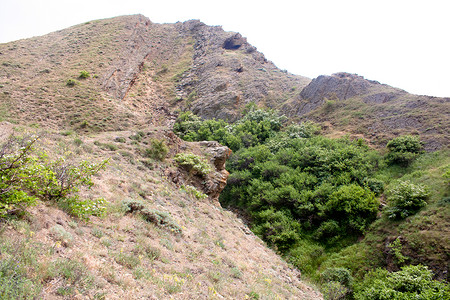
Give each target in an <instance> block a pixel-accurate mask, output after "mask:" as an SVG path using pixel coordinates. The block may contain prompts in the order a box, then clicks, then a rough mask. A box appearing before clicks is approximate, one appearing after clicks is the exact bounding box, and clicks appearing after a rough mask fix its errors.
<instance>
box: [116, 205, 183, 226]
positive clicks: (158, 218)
mask: <svg viewBox="0 0 450 300" xmlns="http://www.w3.org/2000/svg"><path fill="white" fill-rule="evenodd" d="M122 208H123V210H124V211H125V212H126V213H133V212H136V213H138V214H140V215H141V216H142V218H143V219H144V220H145V221H147V222H149V223H152V224H154V225H156V226H158V227H161V228H164V229H167V230H168V231H170V232H172V233H174V234H182V232H183V231H182V229H181V227H180V226H179V225H178V224H177V223H175V221H174V220H173V219H172V217H171V216H170V215H169V213H167V212H161V211H158V210H155V209H149V208H148V207H147V206H146V205H145V204H144V203H143V202H142V201H140V200H133V199H127V200H124V201H122Z"/></svg>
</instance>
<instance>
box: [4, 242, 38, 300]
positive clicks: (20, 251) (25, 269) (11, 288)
mask: <svg viewBox="0 0 450 300" xmlns="http://www.w3.org/2000/svg"><path fill="white" fill-rule="evenodd" d="M34 250H35V249H34V248H30V245H29V244H25V243H24V242H20V243H19V244H12V243H10V242H9V241H8V242H7V241H6V239H0V253H1V259H0V299H6V300H15V299H35V298H38V296H39V294H40V292H41V289H42V286H41V284H40V283H39V282H38V281H37V280H33V278H31V276H29V275H28V274H29V273H30V272H33V271H34V267H35V266H34V265H33V264H36V261H37V256H36V253H35V251H34Z"/></svg>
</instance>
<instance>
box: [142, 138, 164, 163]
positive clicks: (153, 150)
mask: <svg viewBox="0 0 450 300" xmlns="http://www.w3.org/2000/svg"><path fill="white" fill-rule="evenodd" d="M167 153H169V148H168V147H167V145H166V143H164V141H163V140H161V141H158V140H155V139H153V140H151V143H150V148H148V149H146V150H145V156H147V157H150V158H153V159H157V160H160V161H163V160H164V158H166V156H167Z"/></svg>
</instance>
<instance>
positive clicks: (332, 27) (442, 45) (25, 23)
mask: <svg viewBox="0 0 450 300" xmlns="http://www.w3.org/2000/svg"><path fill="white" fill-rule="evenodd" d="M137 13H141V14H143V15H145V16H147V17H149V18H150V20H151V21H153V22H156V23H173V22H176V21H185V20H189V19H200V20H201V21H203V22H204V23H206V24H208V25H222V26H223V28H224V29H225V30H227V31H237V32H240V33H241V34H242V35H243V36H245V37H247V39H248V41H249V42H250V43H251V44H252V45H254V46H256V47H257V48H258V50H259V51H261V52H263V53H264V54H265V56H266V58H267V59H269V60H271V61H273V62H274V63H275V64H276V65H277V66H278V67H279V68H281V69H286V70H288V71H289V72H291V73H294V74H299V75H303V76H307V77H310V78H314V77H317V76H319V75H321V74H332V73H336V72H342V71H345V72H349V73H357V74H359V75H362V76H364V77H365V78H367V79H372V80H378V81H380V82H381V83H387V84H389V85H392V86H395V87H399V88H402V89H405V90H406V91H408V92H410V93H414V94H424V95H431V96H446V97H450V17H449V13H450V1H448V0H420V1H416V0H370V1H369V0H297V1H295V0H276V1H274V0H272V1H267V0H259V1H253V0H239V1H237V0H222V1H215V0H209V1H207V0H156V1H155V0H121V1H116V0H109V1H107V0H98V1H97V0H89V1H87V0H71V1H66V0H55V1H54V0H0V43H5V42H9V41H13V40H17V39H21V38H27V37H32V36H36V35H43V34H46V33H49V32H52V31H56V30H59V29H63V28H66V27H69V26H72V25H76V24H79V23H83V22H86V21H90V20H95V19H102V18H109V17H114V16H119V15H127V14H137Z"/></svg>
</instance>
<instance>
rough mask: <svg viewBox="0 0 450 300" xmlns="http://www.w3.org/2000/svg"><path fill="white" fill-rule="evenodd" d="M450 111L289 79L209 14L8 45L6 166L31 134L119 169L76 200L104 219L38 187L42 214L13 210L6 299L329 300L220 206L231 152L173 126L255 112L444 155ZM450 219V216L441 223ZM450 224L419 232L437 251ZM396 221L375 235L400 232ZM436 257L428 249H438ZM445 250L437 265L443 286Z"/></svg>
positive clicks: (50, 148) (2, 67) (347, 80)
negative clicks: (187, 114)
mask: <svg viewBox="0 0 450 300" xmlns="http://www.w3.org/2000/svg"><path fill="white" fill-rule="evenodd" d="M268 38H270V37H268ZM449 101H450V98H437V97H429V96H419V95H412V94H409V93H407V92H406V91H403V90H401V89H398V88H394V87H390V86H388V85H385V84H380V83H378V82H376V81H373V80H367V79H364V78H363V77H362V76H359V75H356V74H348V73H336V74H333V75H330V76H319V77H317V78H314V79H309V78H306V77H303V76H299V75H294V74H290V73H289V72H287V71H285V70H280V69H278V68H277V67H276V66H275V65H274V63H272V62H271V61H269V60H268V59H266V58H265V56H264V55H263V54H262V53H260V52H258V51H257V49H256V48H255V47H253V46H252V45H250V44H249V43H248V42H247V40H246V39H245V38H244V37H242V36H241V35H240V34H239V33H234V32H225V31H224V30H223V29H222V28H221V27H220V26H214V27H212V26H207V25H205V24H204V23H202V22H200V21H198V20H190V21H186V22H178V23H175V24H156V23H153V22H151V21H150V20H149V19H148V18H146V17H144V16H142V15H133V16H121V17H116V18H112V19H104V20H96V21H91V22H86V23H84V24H80V25H76V26H73V27H70V28H67V29H64V30H60V31H57V32H53V33H50V34H47V35H44V36H40V37H34V38H30V39H24V40H19V41H14V42H10V43H6V44H0V136H1V137H2V138H1V141H2V142H1V143H0V145H2V147H3V148H1V149H3V150H4V151H3V152H2V151H0V160H1V159H7V158H8V156H7V155H6V154H5V153H8V151H9V150H8V149H15V150H16V151H19V150H17V149H24V148H21V147H19V146H21V145H22V144H21V143H20V142H17V144H14V142H9V141H10V140H11V141H16V140H15V139H10V138H9V137H11V136H15V137H19V141H21V140H20V138H21V137H27V138H29V137H30V136H31V135H37V136H39V140H38V141H37V142H36V146H35V147H34V148H35V150H33V152H31V154H30V156H31V157H33V159H31V160H30V161H31V162H35V161H38V162H42V165H46V164H47V165H48V166H49V168H50V169H51V168H54V166H61V164H62V163H61V162H65V161H68V164H67V165H64V164H63V165H64V166H65V168H66V167H67V166H75V165H77V164H81V165H80V166H82V165H83V163H87V162H89V163H98V164H101V162H102V161H104V160H107V165H105V166H104V168H103V169H102V170H99V171H98V172H96V173H95V174H94V173H93V174H92V181H93V183H94V185H93V186H92V187H90V186H88V187H87V188H80V191H79V195H80V197H81V198H82V199H88V200H89V201H88V200H86V201H87V202H86V203H88V204H89V203H91V202H90V201H93V202H92V203H96V204H95V205H99V204H98V203H100V204H101V203H103V202H102V201H100V202H98V203H97V202H95V201H96V200H95V199H99V197H100V198H101V199H105V201H106V203H107V204H106V206H105V207H106V208H105V211H103V213H102V214H99V215H98V216H97V215H95V214H93V215H89V217H88V220H86V219H85V218H83V217H81V218H80V216H78V217H77V216H76V211H75V216H74V210H73V209H74V208H73V207H72V208H70V207H69V208H70V209H69V210H68V209H67V205H66V206H64V203H66V204H67V202H64V201H65V200H64V201H62V200H61V201H62V204H61V203H59V202H58V201H59V200H58V201H56V200H51V201H49V200H48V199H46V198H45V197H42V195H41V194H39V192H37V191H35V190H31V191H30V195H31V196H33V197H37V198H38V200H37V204H36V206H32V207H30V208H27V209H26V211H27V214H25V215H21V214H20V213H16V209H15V208H14V209H10V210H8V206H4V207H0V213H2V209H4V210H6V211H7V212H8V214H9V215H11V216H8V217H4V218H2V219H1V223H0V226H1V227H0V228H1V230H0V234H1V236H2V239H1V241H0V255H1V257H2V259H4V261H5V264H4V265H1V266H0V267H1V268H3V266H6V267H5V268H4V269H5V270H6V269H8V268H7V267H8V266H9V265H8V264H13V263H15V262H19V263H18V265H17V268H18V269H17V270H18V271H17V272H16V273H15V274H13V275H11V276H10V277H8V276H9V275H8V276H7V275H4V276H3V275H0V280H3V282H7V283H8V284H5V285H4V286H5V288H4V290H3V291H1V292H3V293H5V295H10V297H11V298H20V297H25V296H28V297H31V296H39V297H43V298H46V299H53V298H55V299H63V298H64V297H78V296H77V295H80V294H81V295H83V296H85V297H88V298H102V297H103V298H106V299H118V298H124V297H126V298H132V299H141V298H148V299H164V298H169V297H172V296H173V297H174V298H177V299H194V298H200V299H204V298H208V297H209V298H222V297H223V298H228V299H236V298H238V299H241V298H242V299H244V298H249V299H258V298H262V299H272V298H285V299H320V298H321V297H322V296H321V295H320V293H319V292H317V291H315V290H314V289H313V288H311V287H310V286H309V283H305V282H304V281H302V278H301V276H300V272H299V271H298V270H297V269H295V268H294V267H292V266H290V265H289V264H287V263H286V262H285V261H283V260H282V259H281V258H280V257H279V256H278V255H277V253H275V252H274V251H273V250H270V249H268V248H267V247H266V245H265V244H264V242H263V241H262V240H260V238H258V237H257V236H255V235H254V234H253V233H252V232H251V231H250V230H249V228H248V226H247V225H248V224H246V223H244V221H242V219H241V218H240V217H242V216H241V212H239V211H236V212H232V211H229V210H224V209H223V208H222V207H221V206H220V204H219V202H218V200H217V198H218V196H219V194H220V193H221V191H222V190H223V188H224V187H225V185H226V182H227V177H228V172H227V171H226V170H225V161H226V159H227V158H228V156H229V155H230V150H229V149H228V148H227V147H223V146H221V145H219V144H218V143H216V142H212V141H210V142H205V141H203V142H185V141H182V140H181V139H179V138H178V137H177V136H176V135H175V134H174V133H173V132H172V126H173V124H174V123H175V121H176V119H177V117H178V116H179V115H180V113H181V112H183V111H188V110H190V111H192V112H193V113H195V114H196V115H198V116H200V117H201V118H202V119H204V120H208V119H214V118H216V119H221V120H226V121H230V122H234V121H237V120H239V119H240V118H241V116H242V115H243V112H244V110H245V109H246V107H248V104H252V103H254V104H256V106H257V107H260V108H272V109H275V110H277V111H278V112H280V113H281V114H284V115H286V116H287V117H288V122H292V123H300V122H303V121H306V120H311V121H313V122H315V123H317V124H319V125H320V127H321V130H322V132H323V133H324V134H325V135H327V136H330V137H340V136H345V135H349V136H350V137H351V138H354V137H356V138H363V139H365V140H367V141H368V142H369V143H370V145H371V146H373V147H374V148H382V147H384V146H385V145H386V143H387V142H388V141H389V140H390V139H392V138H393V137H396V136H398V135H403V134H411V135H418V136H419V137H420V138H421V139H422V140H423V141H424V142H425V148H426V149H427V150H429V151H433V150H437V149H446V148H448V142H449V136H448V133H447V131H448V128H449V118H448V115H449V113H450V105H449ZM22 142H23V141H22ZM10 145H13V146H10ZM8 147H10V148H8ZM25 149H28V148H25ZM30 149H31V147H30ZM7 150H8V151H7ZM27 151H28V150H27ZM30 151H31V150H30ZM19 153H20V151H19ZM43 153H45V155H44V154H43ZM4 154H5V155H4ZM94 165H95V164H94ZM33 166H34V168H33V170H34V171H33V172H36V170H41V169H40V167H36V166H35V165H33ZM52 166H53V167H52ZM42 168H44V167H42ZM61 168H62V167H61ZM61 168H60V169H61ZM44 169H45V168H44ZM60 169H58V168H56V169H55V168H54V169H52V170H56V171H57V170H60ZM62 169H64V168H62ZM79 169H81V170H83V169H82V167H80V168H79ZM79 169H76V170H79ZM433 170H434V171H436V170H438V169H433ZM439 170H441V169H439ZM56 171H55V173H57V172H56ZM27 172H31V171H30V170H27ZM417 172H418V171H417ZM436 172H437V171H436ZM33 174H34V173H33ZM46 174H47V173H46ZM50 174H52V173H51V172H50ZM417 174H418V173H417ZM417 174H416V175H417ZM436 174H437V173H436ZM47 175H48V174H47ZM48 176H51V175H48ZM417 176H418V175H417ZM433 176H434V173H433ZM436 176H438V175H436ZM439 176H440V175H439ZM37 177H38V178H41V177H45V176H44V175H42V174H39V175H38V176H37ZM412 177H414V176H412ZM24 180H26V179H24ZM1 188H2V187H1V186H0V192H1V191H2V190H1ZM26 189H31V187H30V186H27V187H26ZM27 191H28V190H27ZM5 193H6V192H5ZM1 195H2V193H0V196H1ZM205 197H206V198H205ZM83 203H84V202H83ZM83 205H85V204H83ZM86 205H87V204H86ZM95 205H94V206H95ZM101 205H103V204H101ZM101 205H100V206H101ZM18 207H19V208H22V207H20V205H18ZM82 207H83V208H86V206H82ZM434 208H435V207H434ZM86 209H87V210H89V209H91V208H86ZM436 209H437V208H436ZM18 210H19V209H18ZM437 210H438V209H437ZM81 216H83V214H81ZM443 219H445V213H442V216H439V218H438V219H437V220H443ZM433 220H434V219H433ZM247 221H249V220H247ZM247 221H246V222H247ZM433 222H434V221H433ZM443 224H444V225H445V223H443ZM444 225H442V226H443V228H440V227H439V228H437V229H436V230H434V227H433V230H431V229H430V228H431V227H430V228H428V227H427V228H424V227H420V228H421V230H422V232H426V233H428V232H432V233H433V238H430V243H429V244H427V247H428V246H430V247H432V243H434V242H436V241H438V242H437V243H442V240H445V239H446V235H445V234H442V233H443V232H445V230H446V229H445V226H444ZM379 226H381V225H379ZM395 226H396V225H395ZM395 226H394V225H392V228H394V229H392V228H388V229H382V228H379V227H376V228H375V229H376V230H378V231H380V232H382V231H383V230H384V231H383V234H386V232H388V233H389V234H396V233H397V232H398V231H397V229H396V228H397V227H395ZM421 226H422V225H421ZM424 226H425V225H424ZM436 227H437V226H436ZM409 229H410V228H409V227H408V230H409ZM429 229H430V230H429ZM427 230H429V231H427ZM380 236H381V233H380ZM389 239H391V240H394V239H392V237H389ZM391 240H390V241H391ZM383 242H384V241H378V240H377V241H376V243H378V244H377V246H379V245H381V244H382V243H383ZM427 243H428V241H427ZM386 245H387V244H386ZM386 245H384V244H383V247H384V248H385V249H386V248H387V246H386ZM389 245H390V244H389ZM371 246H372V245H371V244H370V243H369V247H371ZM380 247H381V246H380ZM430 247H428V248H426V249H425V250H423V251H424V252H423V253H426V254H427V255H428V254H429V253H431V255H434V254H435V253H434V252H433V251H432V250H430V249H431V248H430ZM373 248H376V247H373ZM443 248H444V250H442V249H441V250H442V251H440V252H439V254H438V255H437V256H438V257H437V258H436V257H431V256H430V258H429V259H430V261H431V262H430V263H429V265H433V266H434V270H438V271H439V272H440V275H439V276H441V278H443V277H445V275H443V274H444V273H445V272H446V268H445V267H440V266H438V265H439V264H440V263H441V262H442V261H446V260H448V259H447V257H446V256H445V254H442V253H444V252H445V251H446V250H445V249H446V247H444V246H443ZM364 249H365V248H364ZM313 250H314V249H313ZM311 251H312V250H311ZM423 253H422V254H423ZM410 255H411V256H413V254H410ZM391 259H392V257H391ZM423 260H424V259H423V255H422V256H421V255H419V258H418V261H419V262H422V261H423ZM1 270H3V269H0V271H1ZM0 274H9V273H8V272H6V271H5V272H4V273H2V272H0ZM1 276H3V277H1ZM14 276H16V277H14ZM11 278H19V279H18V280H15V279H14V280H12V279H11ZM8 288H9V290H8ZM8 293H9V294H8ZM19 293H23V294H19ZM0 294H1V293H0ZM24 295H25V296H24Z"/></svg>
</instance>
